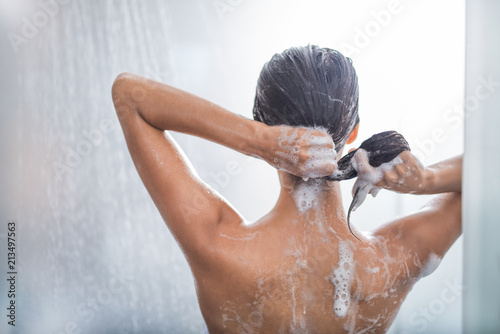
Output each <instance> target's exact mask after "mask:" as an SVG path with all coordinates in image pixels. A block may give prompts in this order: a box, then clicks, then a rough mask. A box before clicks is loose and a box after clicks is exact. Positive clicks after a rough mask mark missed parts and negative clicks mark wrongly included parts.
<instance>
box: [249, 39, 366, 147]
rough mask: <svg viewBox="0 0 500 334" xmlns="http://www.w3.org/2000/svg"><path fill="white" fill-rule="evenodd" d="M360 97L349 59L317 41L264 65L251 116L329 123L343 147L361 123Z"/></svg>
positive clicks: (276, 121) (279, 122)
mask: <svg viewBox="0 0 500 334" xmlns="http://www.w3.org/2000/svg"><path fill="white" fill-rule="evenodd" d="M358 96H359V89H358V77H357V75H356V71H355V69H354V67H353V65H352V61H351V59H350V58H347V57H345V56H343V55H342V54H341V53H340V52H338V51H335V50H332V49H328V48H320V47H318V46H316V45H308V46H303V47H292V48H290V49H287V50H285V51H283V52H282V53H278V54H275V55H274V56H273V57H272V58H271V60H270V61H269V62H267V63H266V64H265V65H264V67H263V68H262V71H261V73H260V77H259V80H258V83H257V91H256V94H255V104H254V109H253V116H254V119H255V120H256V121H260V122H263V123H265V124H267V125H290V126H301V127H323V128H326V129H327V131H328V133H329V134H330V135H331V136H332V138H333V141H334V143H335V147H336V150H337V152H339V151H340V149H341V148H342V147H343V146H344V144H345V143H346V141H347V139H348V138H349V135H350V134H351V132H352V130H353V129H354V127H355V126H356V125H357V124H358V123H359V115H358Z"/></svg>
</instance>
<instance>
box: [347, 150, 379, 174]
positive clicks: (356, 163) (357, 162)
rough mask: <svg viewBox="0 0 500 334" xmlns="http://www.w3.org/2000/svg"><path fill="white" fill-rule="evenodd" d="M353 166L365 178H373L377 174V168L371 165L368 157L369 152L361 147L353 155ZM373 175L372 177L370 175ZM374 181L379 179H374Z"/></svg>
mask: <svg viewBox="0 0 500 334" xmlns="http://www.w3.org/2000/svg"><path fill="white" fill-rule="evenodd" d="M352 160H353V164H352V165H353V167H354V169H355V170H356V171H357V172H358V175H363V177H365V178H370V179H371V178H373V176H374V175H375V174H376V169H375V168H374V167H373V166H371V165H370V162H369V159H368V153H367V152H366V151H365V150H363V149H359V150H358V151H357V152H356V153H355V154H354V156H353V158H352ZM370 176H371V177H370ZM372 181H374V182H376V181H378V180H376V181H375V180H372Z"/></svg>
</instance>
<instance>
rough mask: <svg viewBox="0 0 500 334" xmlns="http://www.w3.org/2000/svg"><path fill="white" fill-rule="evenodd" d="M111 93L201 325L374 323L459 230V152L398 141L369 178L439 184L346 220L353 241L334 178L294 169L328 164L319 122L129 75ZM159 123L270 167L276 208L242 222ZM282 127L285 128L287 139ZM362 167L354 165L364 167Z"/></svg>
mask: <svg viewBox="0 0 500 334" xmlns="http://www.w3.org/2000/svg"><path fill="white" fill-rule="evenodd" d="M112 95H113V101H114V104H115V108H116V111H117V114H118V117H119V120H120V123H121V125H122V129H123V132H124V135H125V138H126V141H127V145H128V148H129V151H130V154H131V156H132V158H133V160H134V163H135V165H136V168H137V170H138V172H139V175H140V176H141V178H142V180H143V182H144V184H145V186H146V188H147V189H148V191H149V193H150V195H151V197H152V199H153V200H154V202H155V204H156V206H157V207H158V210H159V211H160V213H161V215H162V217H163V219H164V220H165V222H166V224H167V226H168V228H169V229H170V231H171V233H172V234H173V235H174V237H175V238H176V239H177V241H178V242H179V244H180V246H181V248H182V250H183V252H184V254H185V256H186V258H187V260H188V262H189V264H190V267H191V270H192V272H193V275H194V278H195V281H196V290H197V294H198V300H199V304H200V308H201V311H202V314H203V316H204V318H205V321H206V323H207V326H208V328H209V331H210V333H252V332H254V333H291V332H296V333H341V332H353V333H363V332H364V333H384V332H385V331H386V330H387V329H388V328H389V326H390V324H391V322H392V321H393V319H394V317H395V315H396V313H397V311H398V309H399V307H400V305H401V303H402V302H403V300H404V298H405V297H406V295H407V294H408V292H409V291H410V290H411V288H412V287H413V285H414V284H415V282H416V281H417V280H418V279H419V278H420V277H421V276H422V274H423V273H428V272H429V265H432V264H433V263H432V262H434V261H430V260H432V259H434V258H436V256H437V257H439V258H442V257H443V256H444V254H445V253H446V252H447V250H448V249H449V248H450V247H451V246H452V244H453V243H454V242H455V240H456V239H457V238H458V237H459V236H460V234H461V193H460V192H461V176H460V175H461V158H460V157H459V158H453V159H450V160H448V161H445V162H443V163H441V164H437V165H434V166H431V167H427V168H424V167H423V166H421V165H420V164H419V163H418V161H416V159H415V158H414V157H413V156H412V155H411V153H409V152H404V153H403V154H402V155H401V156H400V157H401V158H402V161H403V163H401V164H399V165H396V166H395V168H393V169H392V170H390V171H386V172H384V175H383V178H382V179H381V180H380V181H379V182H378V183H377V184H375V185H376V186H377V187H382V188H386V189H390V190H392V191H397V192H403V193H416V194H420V193H422V194H423V193H442V195H439V197H437V198H436V199H434V200H433V201H432V202H431V203H429V204H428V205H427V206H426V207H424V208H422V209H421V210H420V211H418V212H416V213H414V214H412V215H410V216H408V217H404V218H400V219H397V220H394V221H392V222H389V223H387V224H385V225H382V227H380V228H378V229H376V230H375V231H373V232H372V233H371V235H370V236H369V237H368V236H366V235H365V236H364V235H363V234H362V233H361V232H359V231H356V235H358V236H360V239H361V240H358V239H356V238H355V237H354V236H353V235H352V234H351V233H350V232H349V229H348V227H347V222H346V217H345V213H344V209H343V207H342V201H341V197H340V187H339V184H338V183H336V182H330V181H324V180H316V179H309V180H308V181H304V180H303V179H301V178H299V177H297V176H295V175H298V176H300V177H305V178H307V177H318V176H326V175H330V174H332V173H333V171H334V170H335V159H336V158H337V157H336V153H335V152H334V151H333V149H334V144H333V142H332V141H331V138H329V136H328V135H327V134H325V133H324V132H322V131H320V130H310V129H297V128H289V127H283V126H282V127H269V126H266V125H264V124H262V123H259V122H254V121H251V120H248V119H245V118H243V117H240V116H238V115H235V114H232V113H230V112H229V111H227V110H224V109H223V108H221V107H218V106H215V105H214V104H212V103H210V102H208V101H206V100H203V99H201V98H199V97H196V96H194V95H191V94H188V93H186V92H183V91H180V90H178V89H175V88H173V87H170V86H167V85H163V84H160V83H157V82H154V81H151V80H147V79H144V78H141V77H139V76H136V75H132V74H122V75H120V76H119V77H118V78H117V80H116V81H115V83H114V85H113V92H112ZM165 130H172V131H178V132H184V133H187V134H192V135H196V136H199V137H202V138H205V139H208V140H211V141H214V142H216V143H219V144H221V145H225V146H227V147H229V148H232V149H235V150H237V151H239V152H241V153H244V154H247V155H252V156H255V157H258V158H261V159H263V160H265V161H267V162H268V163H269V164H271V165H272V166H274V167H276V168H279V169H280V171H279V172H278V173H279V177H280V183H281V193H280V197H279V199H278V201H277V203H276V205H275V207H274V208H273V209H272V210H271V211H270V212H269V213H268V214H267V215H266V216H264V217H263V218H261V219H260V220H259V221H257V222H254V223H252V224H249V223H248V222H245V220H244V218H243V217H242V216H241V215H240V214H239V213H238V212H237V211H236V210H235V209H234V208H232V206H231V205H230V204H229V203H228V202H227V201H225V200H224V199H223V198H222V197H221V196H220V195H219V194H216V193H215V192H213V191H212V190H211V189H210V188H209V187H208V186H207V185H206V184H204V183H203V181H201V180H200V179H199V178H198V177H197V176H196V174H195V172H194V171H193V170H192V168H191V167H190V165H189V163H188V161H187V159H186V158H185V157H184V156H183V154H182V151H181V150H180V148H179V147H177V146H176V144H175V142H174V141H173V139H172V138H171V137H170V135H169V134H168V131H167V132H165ZM356 132H357V129H356V131H354V132H353V135H352V136H351V137H352V138H351V139H350V140H351V141H352V140H354V139H355V136H356ZM283 135H285V137H286V138H292V137H293V138H292V139H290V141H289V142H287V145H283ZM287 136H288V137H287ZM280 138H281V139H280ZM277 152H281V153H277ZM311 152H313V153H311ZM340 156H341V154H339V155H338V157H340ZM361 158H362V157H361ZM365 168H366V170H362V171H361V170H360V171H358V173H370V170H369V168H370V166H365ZM292 174H293V175H292ZM402 180H403V181H402ZM304 196H305V197H304ZM304 198H307V199H308V201H309V202H307V201H306V202H307V203H308V204H307V205H304V203H305V202H304V201H303V199H304ZM380 223H381V224H382V223H384V222H380ZM346 254H347V255H346ZM346 259H347V260H346ZM429 262H430V263H429ZM344 284H345V285H344ZM334 306H335V307H336V309H334Z"/></svg>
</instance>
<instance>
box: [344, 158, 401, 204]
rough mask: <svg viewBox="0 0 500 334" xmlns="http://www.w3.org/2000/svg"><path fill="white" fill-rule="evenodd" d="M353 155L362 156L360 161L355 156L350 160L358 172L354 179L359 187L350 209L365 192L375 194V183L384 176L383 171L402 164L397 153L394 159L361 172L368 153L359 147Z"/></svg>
mask: <svg viewBox="0 0 500 334" xmlns="http://www.w3.org/2000/svg"><path fill="white" fill-rule="evenodd" d="M355 157H363V159H362V160H361V161H360V159H359V158H357V159H356V158H355V159H353V160H352V161H353V162H352V165H353V167H354V169H355V170H356V171H357V172H358V180H357V181H356V185H357V188H359V192H358V195H357V197H358V199H357V201H356V203H355V204H354V206H353V207H352V211H355V210H356V209H357V208H358V207H359V206H360V205H361V204H362V203H363V202H364V200H365V198H366V195H367V194H372V196H373V197H375V196H377V194H378V192H379V191H380V188H379V187H376V186H375V184H376V183H378V182H379V181H380V180H382V178H383V177H384V172H387V171H390V170H391V169H393V168H394V166H396V165H399V164H402V163H403V159H401V157H400V156H399V155H398V156H397V157H395V158H394V159H392V160H391V161H389V162H386V163H383V164H381V165H380V166H378V167H372V171H371V172H362V173H360V170H363V167H364V164H365V163H368V161H369V154H368V152H366V151H365V150H363V149H359V150H358V151H357V152H356V154H355Z"/></svg>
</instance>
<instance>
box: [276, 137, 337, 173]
mask: <svg viewBox="0 0 500 334" xmlns="http://www.w3.org/2000/svg"><path fill="white" fill-rule="evenodd" d="M317 131H322V132H324V133H325V135H326V136H325V135H317V134H313V132H317ZM330 145H332V146H333V147H328V146H330ZM278 146H279V150H277V151H276V153H275V154H276V157H275V158H274V162H275V163H276V164H277V166H276V167H277V168H278V169H281V170H284V171H287V172H290V173H292V172H293V171H294V170H296V168H297V164H298V163H299V153H300V151H301V148H302V147H307V148H308V151H307V154H308V159H307V160H306V161H304V162H303V163H304V166H305V167H306V171H305V173H304V175H303V178H304V181H307V180H308V179H309V178H317V177H321V176H324V169H325V166H328V165H329V164H334V165H335V169H336V163H337V160H336V159H337V151H335V143H334V142H333V140H332V138H331V137H330V136H329V135H328V132H327V130H326V129H324V128H321V127H317V128H307V132H306V133H305V134H304V135H303V136H299V129H294V130H293V131H291V132H290V130H288V129H284V130H282V132H281V135H280V136H279V137H278Z"/></svg>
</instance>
